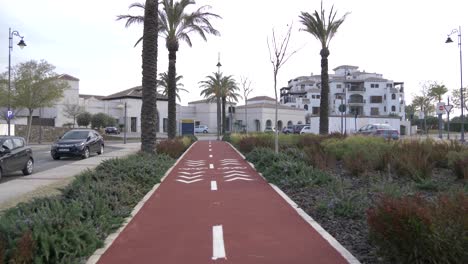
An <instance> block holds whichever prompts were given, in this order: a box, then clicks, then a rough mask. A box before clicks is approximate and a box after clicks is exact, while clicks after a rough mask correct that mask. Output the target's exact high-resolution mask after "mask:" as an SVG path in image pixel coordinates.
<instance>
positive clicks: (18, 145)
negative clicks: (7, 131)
mask: <svg viewBox="0 0 468 264" xmlns="http://www.w3.org/2000/svg"><path fill="white" fill-rule="evenodd" d="M13 143H14V144H15V148H22V147H24V141H23V140H22V139H21V138H14V139H13Z"/></svg>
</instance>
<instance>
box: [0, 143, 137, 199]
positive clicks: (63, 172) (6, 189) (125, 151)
mask: <svg viewBox="0 0 468 264" xmlns="http://www.w3.org/2000/svg"><path fill="white" fill-rule="evenodd" d="M39 146H40V145H37V146H35V147H36V148H38V147H39ZM113 146H115V147H118V148H121V149H119V150H115V151H112V152H110V153H106V152H104V154H102V155H98V156H93V157H90V158H88V159H84V160H78V161H76V162H73V163H70V164H67V165H63V166H60V167H57V168H54V169H50V170H46V171H42V172H39V173H33V174H31V175H28V176H23V177H20V178H18V179H15V180H11V181H7V182H4V183H2V184H0V208H3V206H5V205H12V204H11V201H12V200H15V199H18V198H19V197H21V196H23V195H27V194H28V193H30V192H33V191H35V190H37V189H39V188H41V187H44V186H47V185H51V184H54V183H56V182H59V181H61V180H64V179H67V178H71V177H74V176H76V175H78V174H80V173H81V172H82V171H84V170H86V169H93V168H95V167H96V166H97V165H99V164H100V163H101V162H102V161H104V160H107V159H112V158H118V157H124V156H127V155H129V154H132V153H136V152H137V151H139V150H140V146H141V145H140V143H128V144H114V145H113Z"/></svg>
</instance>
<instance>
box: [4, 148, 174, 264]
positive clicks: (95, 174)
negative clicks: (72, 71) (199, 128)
mask: <svg viewBox="0 0 468 264" xmlns="http://www.w3.org/2000/svg"><path fill="white" fill-rule="evenodd" d="M173 163H174V160H173V159H171V158H169V157H167V156H165V155H158V156H156V157H155V156H151V155H148V154H139V155H132V156H129V157H127V158H125V159H111V160H107V161H104V162H103V163H101V164H100V165H99V166H98V167H97V168H96V169H95V171H87V172H84V173H82V174H81V175H79V176H77V177H76V179H75V180H74V181H73V182H72V183H71V184H70V185H69V186H67V187H66V188H65V189H64V190H63V191H62V192H63V193H62V195H59V196H54V197H48V198H41V199H36V200H34V201H32V202H29V203H22V204H19V205H18V206H17V207H16V208H12V209H9V210H7V211H5V212H4V214H3V215H2V216H1V218H0V262H2V263H82V262H84V261H85V260H86V258H87V257H88V256H90V255H91V254H92V253H93V252H94V251H95V250H96V249H97V248H99V247H101V246H102V245H103V241H104V239H105V238H106V237H107V235H108V234H109V233H111V232H112V231H114V230H116V229H117V228H118V227H119V226H120V225H121V224H122V222H123V221H124V218H125V217H127V216H128V215H129V214H130V212H131V210H132V209H133V207H134V206H135V205H136V203H137V202H138V201H140V200H141V198H142V197H143V196H144V195H145V194H146V193H147V192H148V191H149V190H150V189H151V188H152V187H153V186H154V184H156V183H158V182H159V181H160V178H161V177H162V175H163V174H164V173H165V172H166V171H167V169H168V168H169V167H170V166H171V165H172V164H173ZM2 252H3V253H2ZM2 255H3V256H2ZM1 260H3V261H1Z"/></svg>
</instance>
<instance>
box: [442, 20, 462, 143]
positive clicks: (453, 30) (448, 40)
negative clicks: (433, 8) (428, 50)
mask: <svg viewBox="0 0 468 264" xmlns="http://www.w3.org/2000/svg"><path fill="white" fill-rule="evenodd" d="M456 33H458V35H457V36H458V48H459V49H460V107H461V130H460V133H461V138H460V141H461V142H465V116H464V114H463V111H464V108H465V101H464V95H463V67H462V49H461V26H459V27H458V29H456V28H455V29H452V32H450V34H448V35H447V40H446V41H445V43H452V42H453V40H452V39H451V38H450V36H451V35H453V34H456Z"/></svg>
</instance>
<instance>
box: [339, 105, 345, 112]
mask: <svg viewBox="0 0 468 264" xmlns="http://www.w3.org/2000/svg"><path fill="white" fill-rule="evenodd" d="M338 110H340V112H341V113H344V112H346V105H344V104H341V105H340V106H339V107H338Z"/></svg>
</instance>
